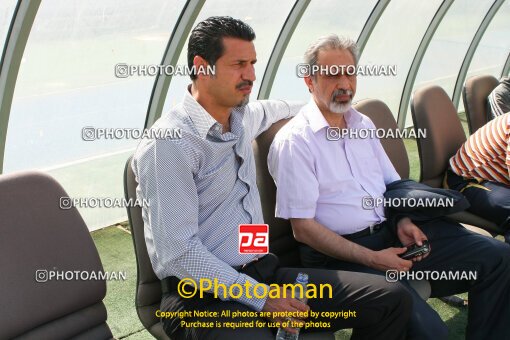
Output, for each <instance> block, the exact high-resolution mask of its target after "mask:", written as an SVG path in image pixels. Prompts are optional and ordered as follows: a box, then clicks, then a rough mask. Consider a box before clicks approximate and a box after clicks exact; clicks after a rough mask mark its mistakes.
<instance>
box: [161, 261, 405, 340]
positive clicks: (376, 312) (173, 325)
mask: <svg viewBox="0 0 510 340" xmlns="http://www.w3.org/2000/svg"><path fill="white" fill-rule="evenodd" d="M299 272H305V273H308V275H309V283H313V284H316V285H319V284H321V283H322V284H326V283H329V284H331V286H332V287H333V296H332V298H331V299H329V298H323V299H319V298H318V299H310V300H309V301H308V305H309V306H310V309H311V310H313V311H315V312H321V311H342V310H343V311H347V310H351V311H355V312H356V317H350V318H346V319H343V318H338V319H330V318H327V319H314V320H313V321H323V322H330V324H331V328H330V329H324V328H314V329H310V328H309V329H302V331H301V332H303V333H305V332H324V331H329V332H333V331H336V330H338V329H343V328H353V335H352V339H384V340H389V339H405V338H406V329H407V322H408V320H409V315H410V311H411V307H412V306H411V305H412V302H411V301H412V300H411V296H410V293H409V292H408V290H407V289H406V288H404V287H403V285H401V284H399V283H397V284H394V283H388V282H386V280H385V279H384V278H383V277H381V276H380V275H372V274H365V273H353V272H341V271H330V270H321V269H309V268H279V269H277V271H276V273H275V276H274V283H280V284H283V283H294V281H295V279H296V277H297V274H298V273H299ZM161 310H162V311H174V312H175V311H193V310H201V311H217V312H219V313H220V314H221V312H222V311H224V310H231V311H250V308H249V307H247V306H245V305H243V304H241V303H238V302H234V301H222V300H219V299H217V298H214V297H213V295H210V294H207V295H206V296H204V298H202V299H201V298H198V297H197V298H191V299H183V298H182V297H181V296H180V295H179V294H178V293H170V294H166V295H164V296H163V298H162V301H161ZM186 320H188V321H197V320H201V321H204V322H208V321H211V319H210V318H200V317H192V318H187V319H186ZM217 320H218V321H220V322H223V321H226V322H229V321H230V322H232V321H233V322H236V321H252V320H258V321H261V322H267V321H268V320H265V319H261V318H237V319H232V318H230V317H226V318H219V319H217ZM162 322H163V327H164V329H165V332H166V333H167V334H168V335H169V337H170V338H171V339H235V340H238V339H243V340H244V339H254V340H266V339H267V340H269V339H274V338H275V334H274V332H275V331H276V330H275V329H273V330H271V329H269V328H257V327H254V328H237V329H235V330H234V329H232V328H183V327H181V325H180V322H181V319H178V318H174V319H166V318H163V319H162Z"/></svg>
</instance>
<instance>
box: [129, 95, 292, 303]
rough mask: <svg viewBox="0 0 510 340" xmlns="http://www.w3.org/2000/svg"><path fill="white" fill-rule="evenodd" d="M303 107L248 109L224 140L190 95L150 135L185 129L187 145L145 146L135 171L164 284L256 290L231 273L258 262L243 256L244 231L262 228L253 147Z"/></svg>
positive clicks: (256, 105)
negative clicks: (185, 281) (169, 280)
mask: <svg viewBox="0 0 510 340" xmlns="http://www.w3.org/2000/svg"><path fill="white" fill-rule="evenodd" d="M301 106H302V105H300V104H292V103H287V102H284V101H255V102H250V103H249V104H248V105H246V106H244V107H241V108H234V109H233V110H232V112H231V117H230V126H231V132H227V133H224V134H223V133H222V125H221V124H220V123H218V122H217V121H216V120H215V119H214V118H213V117H212V116H211V115H209V114H208V113H207V111H205V109H204V108H203V107H202V106H201V105H200V104H199V103H198V102H197V101H196V100H195V99H194V98H193V97H192V96H191V94H190V93H189V92H188V91H187V92H186V94H185V96H184V100H183V102H182V103H181V104H179V105H177V106H176V107H175V108H173V109H172V110H171V111H170V112H169V113H168V114H166V115H164V116H162V117H161V118H160V119H158V121H157V122H156V123H155V124H154V126H153V127H152V128H151V129H180V131H181V135H182V138H173V139H172V138H169V139H143V140H142V141H141V142H140V144H139V146H138V148H137V150H136V152H135V154H134V156H133V163H132V167H133V170H134V173H135V176H136V180H137V182H138V186H137V189H136V193H137V198H138V199H145V200H146V201H148V202H149V204H148V207H143V209H142V210H143V221H144V228H145V229H144V232H145V241H146V244H147V251H148V253H149V257H150V260H151V263H152V267H153V269H154V272H155V273H156V275H157V276H158V278H159V279H163V278H165V277H168V276H176V277H178V278H180V279H182V278H192V279H194V280H195V281H196V282H199V280H200V279H209V280H211V281H213V280H214V279H217V280H218V283H219V284H224V285H225V286H226V287H227V288H228V287H230V286H231V285H233V284H240V285H241V286H244V285H245V283H246V281H249V282H250V283H251V284H252V285H255V284H257V283H258V282H257V281H256V280H254V279H253V278H251V277H249V276H247V275H245V274H242V273H239V272H238V271H236V270H235V269H234V268H232V267H236V266H240V265H243V264H246V263H248V262H250V261H252V260H253V259H254V258H255V257H256V255H255V254H240V253H239V246H238V242H239V239H238V238H239V234H238V233H239V232H238V228H239V225H240V224H246V223H264V222H263V217H262V208H261V203H260V197H259V192H258V189H257V185H256V176H255V160H254V156H253V151H252V141H253V140H254V139H255V138H256V137H257V136H258V135H259V134H261V133H262V132H263V131H265V130H267V129H268V128H269V127H270V126H271V125H272V124H273V123H274V122H276V121H278V120H281V119H284V118H288V117H291V116H294V115H296V114H297V112H298V111H299V108H300V107H301ZM154 135H156V134H154ZM159 135H162V134H159ZM176 136H178V134H177V133H176V134H175V135H174V137H176ZM234 288H235V287H234ZM233 291H234V292H235V294H234V295H237V293H238V292H237V290H235V289H234V290H233ZM250 295H251V296H253V292H252V293H251V294H250ZM257 295H259V296H260V295H262V292H259V294H257ZM219 297H220V298H221V299H223V293H222V290H220V294H219ZM265 300H266V299H265V298H261V299H257V298H254V297H252V298H248V297H247V296H246V294H244V295H242V296H241V297H240V298H238V299H236V301H238V302H240V303H243V304H245V305H248V306H250V307H251V308H253V309H254V310H257V311H260V310H261V309H262V307H263V306H264V303H265Z"/></svg>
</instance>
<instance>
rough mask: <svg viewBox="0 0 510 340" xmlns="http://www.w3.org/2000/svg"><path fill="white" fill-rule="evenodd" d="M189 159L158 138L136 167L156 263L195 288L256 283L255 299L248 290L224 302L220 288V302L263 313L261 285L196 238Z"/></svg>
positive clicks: (195, 204)
mask: <svg viewBox="0 0 510 340" xmlns="http://www.w3.org/2000/svg"><path fill="white" fill-rule="evenodd" d="M178 143H179V142H178ZM186 152H189V153H192V151H190V150H187V151H186ZM190 159H191V157H188V156H185V151H184V148H182V147H181V145H178V144H177V143H176V142H175V141H171V142H169V141H163V140H160V141H156V142H155V143H154V144H153V145H152V146H151V147H150V148H149V149H148V150H146V152H145V153H144V154H143V155H142V156H141V157H140V159H139V160H138V162H137V164H136V165H135V167H136V168H137V169H138V175H137V177H138V178H137V180H138V183H139V186H140V189H141V191H142V194H143V196H144V197H143V198H145V199H148V201H149V209H148V215H149V216H148V219H149V223H150V227H151V229H152V237H153V245H154V249H155V253H156V255H157V261H158V263H159V265H160V266H162V268H164V270H163V272H164V276H165V277H166V276H177V277H178V278H180V279H182V278H192V279H193V280H195V282H197V284H199V280H201V279H202V280H203V279H208V280H210V282H214V280H215V279H217V282H218V284H223V285H225V286H226V287H227V289H228V288H229V287H230V286H231V285H233V284H240V285H241V286H242V287H244V285H245V283H246V282H247V281H248V282H250V283H251V285H252V288H250V292H249V295H250V296H251V297H252V298H248V297H247V294H246V291H244V293H243V295H242V296H241V297H239V298H238V299H230V298H228V297H227V298H226V299H225V298H224V292H223V290H222V289H219V294H218V295H219V298H220V299H222V300H236V301H238V302H240V303H243V304H245V305H247V306H249V307H251V308H253V309H254V310H257V311H260V310H261V309H262V308H263V306H264V304H265V301H266V299H265V298H255V297H254V296H253V289H254V288H253V286H255V285H256V284H258V282H257V281H256V280H254V279H253V278H251V277H249V276H247V275H245V274H242V273H239V272H237V271H236V270H234V269H233V268H232V267H231V266H230V265H228V264H227V263H225V262H224V261H222V260H220V259H219V258H217V257H216V256H215V255H213V254H212V253H211V252H210V251H209V250H207V248H206V247H205V246H204V245H203V243H202V242H201V240H200V239H199V237H198V236H197V235H198V214H199V211H198V194H197V188H196V185H195V182H194V180H193V171H192V169H193V167H192V164H191V161H190ZM135 173H136V172H135ZM233 246H235V245H233ZM220 287H221V286H220ZM259 288H260V289H259V291H258V293H259V294H257V295H258V296H261V295H262V293H263V290H262V287H259ZM238 294H239V293H238V292H237V291H236V292H235V293H234V295H236V296H237V295H238Z"/></svg>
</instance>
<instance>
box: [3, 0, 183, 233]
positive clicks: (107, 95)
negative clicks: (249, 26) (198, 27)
mask: <svg viewBox="0 0 510 340" xmlns="http://www.w3.org/2000/svg"><path fill="white" fill-rule="evenodd" d="M184 3H185V0H173V1H169V0H156V1H150V2H140V1H138V0H128V1H122V2H119V1H118V0H105V1H101V2H89V1H85V2H83V1H79V0H48V1H42V2H41V5H40V8H39V12H38V13H37V16H36V18H35V20H34V25H33V27H32V31H31V34H30V37H29V40H28V43H27V47H26V50H25V53H24V55H23V58H22V61H21V67H20V72H19V75H18V81H17V84H16V89H15V93H14V99H13V104H12V111H11V115H10V120H9V129H8V133H7V141H6V150H5V172H12V171H17V170H23V169H41V170H43V171H47V172H48V173H49V174H51V175H53V176H54V177H56V178H57V180H59V181H60V182H61V183H62V184H63V186H64V188H65V189H66V191H67V192H68V193H69V195H70V196H72V197H77V198H81V197H119V198H120V197H123V196H124V194H123V184H122V172H123V167H124V162H125V160H126V159H127V157H128V156H129V155H130V154H131V153H132V152H133V150H134V148H135V147H136V145H137V144H138V140H136V139H135V138H126V137H129V136H128V134H127V133H124V135H122V134H117V135H116V136H118V137H119V138H118V139H107V138H104V137H103V138H98V139H96V140H94V141H86V140H84V139H86V138H83V137H82V132H83V128H84V127H87V126H91V127H95V128H140V127H143V125H144V122H145V115H146V111H147V104H148V100H149V97H150V94H151V90H152V85H153V82H154V77H153V76H144V75H136V76H134V75H133V76H131V77H128V78H117V77H116V76H115V73H114V68H115V65H116V64H118V63H127V64H131V65H147V64H158V63H159V62H160V60H161V56H162V55H163V52H164V49H165V47H166V44H167V41H168V39H169V37H170V33H171V31H172V29H173V26H174V25H175V23H176V21H177V18H178V15H179V13H180V11H181V10H182V8H183V6H184ZM121 132H122V131H121ZM108 138H110V137H108ZM80 212H81V213H82V215H83V216H84V218H85V221H86V222H87V225H88V226H89V228H90V229H95V228H99V227H104V226H107V225H109V224H111V223H114V222H118V221H120V220H125V219H126V212H125V209H124V208H110V209H108V208H101V209H99V208H96V209H92V208H87V209H80Z"/></svg>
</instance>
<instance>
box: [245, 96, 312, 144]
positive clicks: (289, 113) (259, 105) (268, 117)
mask: <svg viewBox="0 0 510 340" xmlns="http://www.w3.org/2000/svg"><path fill="white" fill-rule="evenodd" d="M303 106H304V103H302V102H293V101H283V100H258V101H254V102H251V103H249V104H248V108H249V110H247V112H246V113H245V117H243V118H244V119H245V122H246V124H245V127H246V128H247V129H251V130H250V132H251V136H252V137H251V139H255V138H257V137H258V136H259V135H260V134H261V133H262V132H264V131H266V130H267V129H269V128H270V127H271V125H273V124H274V123H276V122H277V121H279V120H282V119H286V118H292V117H294V116H295V115H297V114H298V112H299V110H301V108H302V107H303Z"/></svg>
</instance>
